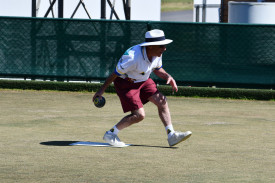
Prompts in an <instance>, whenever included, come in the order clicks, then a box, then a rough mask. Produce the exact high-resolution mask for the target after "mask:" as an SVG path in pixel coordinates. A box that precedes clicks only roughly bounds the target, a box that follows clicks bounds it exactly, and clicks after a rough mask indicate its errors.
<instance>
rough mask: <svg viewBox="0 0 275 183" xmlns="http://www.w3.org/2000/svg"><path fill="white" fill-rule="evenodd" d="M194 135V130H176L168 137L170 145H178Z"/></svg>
mask: <svg viewBox="0 0 275 183" xmlns="http://www.w3.org/2000/svg"><path fill="white" fill-rule="evenodd" d="M191 135H192V132H190V131H187V132H175V133H174V134H173V135H172V136H171V137H170V138H168V143H169V146H174V145H177V144H178V143H180V142H182V141H184V140H186V139H188V138H189V137H190V136H191Z"/></svg>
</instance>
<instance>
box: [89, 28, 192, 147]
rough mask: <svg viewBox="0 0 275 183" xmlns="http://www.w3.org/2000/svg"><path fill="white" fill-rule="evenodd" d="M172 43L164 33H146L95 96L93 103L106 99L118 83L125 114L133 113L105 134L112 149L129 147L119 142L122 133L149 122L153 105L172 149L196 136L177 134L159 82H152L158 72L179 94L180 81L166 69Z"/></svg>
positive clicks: (160, 31) (124, 56) (155, 30)
mask: <svg viewBox="0 0 275 183" xmlns="http://www.w3.org/2000/svg"><path fill="white" fill-rule="evenodd" d="M172 41H173V40H170V39H166V38H165V36H164V32H163V31H162V30H158V29H154V30H151V31H148V32H146V34H145V42H144V43H141V44H139V45H136V46H133V47H131V48H129V49H128V50H127V51H126V52H125V53H124V54H123V55H122V57H121V58H120V60H119V62H118V64H117V66H116V69H115V71H114V72H113V73H112V74H111V75H110V76H109V77H108V78H107V79H106V81H105V82H104V84H103V85H102V86H101V88H100V89H99V90H98V91H97V92H96V93H95V95H94V97H93V100H94V99H95V98H96V97H102V95H103V93H104V91H105V90H106V88H107V87H108V86H109V85H110V84H111V83H112V82H114V86H115V89H116V92H117V95H118V96H119V98H120V101H121V105H122V108H123V111H124V113H126V112H130V114H129V115H127V116H125V117H124V118H122V119H121V120H120V121H119V122H118V123H117V124H116V125H115V126H114V127H113V128H111V129H110V130H109V131H107V132H106V133H105V135H104V137H103V139H104V140H105V141H106V142H107V143H109V144H110V145H113V146H117V147H123V146H125V143H124V142H122V141H120V139H119V138H118V133H119V131H120V130H122V129H124V128H126V127H128V126H130V125H132V124H134V123H138V122H140V121H142V120H143V119H144V118H145V111H144V108H143V105H144V104H146V103H147V102H149V101H150V102H152V103H154V104H155V105H156V106H157V108H158V113H159V117H160V119H161V121H162V123H163V125H164V127H165V129H166V132H167V135H168V144H169V145H170V146H174V145H176V144H178V143H180V142H182V141H184V140H186V139H187V138H189V137H190V136H191V135H192V132H190V131H186V132H177V131H174V128H173V125H172V121H171V116H170V111H169V107H168V103H167V100H166V97H165V96H164V95H163V94H162V93H160V92H159V91H158V89H157V87H156V84H155V82H154V81H153V80H152V79H151V78H149V76H150V74H151V73H152V72H154V73H155V74H156V75H157V76H158V77H160V78H162V79H164V80H166V81H167V82H166V83H167V84H170V85H171V86H172V90H173V91H176V92H177V91H178V86H177V84H176V81H175V80H174V79H173V77H172V76H171V75H169V74H168V73H167V72H166V71H165V70H164V69H163V68H162V54H163V52H164V51H165V50H166V45H167V44H169V43H171V42H172Z"/></svg>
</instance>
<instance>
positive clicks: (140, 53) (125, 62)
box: [115, 45, 162, 83]
mask: <svg viewBox="0 0 275 183" xmlns="http://www.w3.org/2000/svg"><path fill="white" fill-rule="evenodd" d="M161 67H162V56H161V57H153V59H152V62H150V61H149V59H148V57H147V54H146V49H145V47H141V46H140V45H136V46H133V47H131V48H129V49H128V50H127V51H126V52H125V53H124V54H123V55H122V57H121V58H120V60H119V62H118V64H117V66H116V69H115V73H116V74H117V75H118V76H119V77H121V78H123V79H125V78H130V79H132V80H133V81H134V82H135V83H138V82H142V81H146V80H147V79H148V78H149V77H150V74H151V73H152V71H154V70H155V69H157V70H158V69H160V68H161Z"/></svg>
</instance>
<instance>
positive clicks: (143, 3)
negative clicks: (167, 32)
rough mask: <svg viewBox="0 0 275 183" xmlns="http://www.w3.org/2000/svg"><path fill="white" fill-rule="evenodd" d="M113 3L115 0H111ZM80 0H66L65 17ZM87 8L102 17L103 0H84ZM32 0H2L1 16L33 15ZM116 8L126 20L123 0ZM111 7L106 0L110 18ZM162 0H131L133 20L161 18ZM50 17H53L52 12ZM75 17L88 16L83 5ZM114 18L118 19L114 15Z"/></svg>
mask: <svg viewBox="0 0 275 183" xmlns="http://www.w3.org/2000/svg"><path fill="white" fill-rule="evenodd" d="M110 1H111V2H112V3H113V1H114V0H110ZM78 2H79V0H64V18H70V17H71V15H72V14H73V12H74V10H75V8H76V6H77V4H78ZM84 3H85V6H86V9H87V10H88V12H89V14H90V16H91V18H92V19H100V11H101V0H84ZM31 4H32V0H0V16H23V17H31ZM49 6H50V3H49V0H41V3H40V9H39V11H38V15H37V17H44V15H45V13H46V11H47V9H48V7H49ZM53 9H54V15H55V17H57V15H58V12H57V1H56V3H55V5H54V8H53ZM115 10H116V12H117V14H118V16H119V19H121V20H125V15H124V10H123V4H122V0H115ZM110 13H111V8H110V6H109V5H108V3H107V0H106V19H110ZM160 13H161V0H131V20H155V21H159V20H160ZM48 17H52V14H51V13H50V14H49V16H48ZM74 18H85V19H86V18H88V16H87V14H86V13H85V10H84V8H83V7H82V5H81V6H80V7H79V9H78V11H77V12H76V14H75V16H74ZM113 19H116V18H115V16H114V15H113Z"/></svg>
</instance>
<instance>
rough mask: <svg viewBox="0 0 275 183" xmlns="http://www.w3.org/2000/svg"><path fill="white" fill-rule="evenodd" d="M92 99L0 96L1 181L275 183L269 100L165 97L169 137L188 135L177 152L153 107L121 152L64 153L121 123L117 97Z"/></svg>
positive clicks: (124, 136) (273, 117)
mask: <svg viewBox="0 0 275 183" xmlns="http://www.w3.org/2000/svg"><path fill="white" fill-rule="evenodd" d="M92 95H93V94H92V93H81V92H55V91H24V90H0V101H1V103H0V110H1V115H0V154H1V156H0V162H1V166H0V180H1V181H0V182H3V183H14V182H20V183H38V182H43V183H44V182H45V183H47V182H58V183H76V182H77V183H79V182H83V183H84V182H85V183H86V182H87V183H88V182H89V183H91V182H95V183H100V182H102V183H104V182H117V183H121V182H125V183H126V182H127V183H129V182H138V183H140V182H158V183H162V182H163V183H167V182H179V183H182V182H188V183H190V182H195V183H205V182H209V183H210V182H211V183H213V182H214V183H215V182H216V183H221V182H223V183H226V182H234V183H238V182H239V183H245V182H265V183H273V182H274V181H275V178H274V172H275V166H274V162H275V144H274V139H275V113H274V111H275V101H254V100H228V99H208V98H184V97H168V102H169V106H170V110H171V115H172V120H173V124H174V128H175V130H191V131H192V132H193V135H192V136H191V137H190V138H189V139H188V140H187V141H184V142H182V143H180V144H179V145H177V146H176V148H168V143H167V136H166V134H165V130H164V127H163V126H162V123H161V122H160V120H159V118H158V115H157V110H156V107H155V106H154V105H153V104H150V103H149V104H147V105H145V111H146V118H145V119H144V121H143V122H141V123H139V124H136V125H133V126H131V127H129V128H127V129H124V130H122V131H121V132H120V134H119V137H120V138H121V140H123V141H124V142H125V143H130V144H134V145H135V146H130V147H126V148H111V147H89V146H68V144H70V143H71V142H75V141H89V142H103V140H102V136H103V134H104V133H105V131H106V130H108V129H109V128H111V127H112V126H113V125H114V124H115V123H116V122H117V121H118V120H120V119H121V118H122V117H123V115H124V114H123V113H122V109H121V107H120V103H119V100H118V97H117V96H116V95H115V94H105V95H104V96H105V98H106V101H107V102H106V105H105V106H104V107H103V108H101V109H98V108H95V107H94V106H93V103H92V102H91V101H92Z"/></svg>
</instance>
